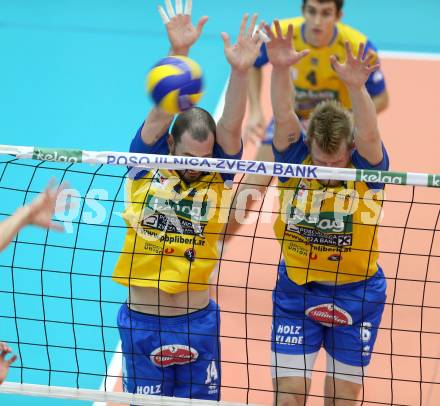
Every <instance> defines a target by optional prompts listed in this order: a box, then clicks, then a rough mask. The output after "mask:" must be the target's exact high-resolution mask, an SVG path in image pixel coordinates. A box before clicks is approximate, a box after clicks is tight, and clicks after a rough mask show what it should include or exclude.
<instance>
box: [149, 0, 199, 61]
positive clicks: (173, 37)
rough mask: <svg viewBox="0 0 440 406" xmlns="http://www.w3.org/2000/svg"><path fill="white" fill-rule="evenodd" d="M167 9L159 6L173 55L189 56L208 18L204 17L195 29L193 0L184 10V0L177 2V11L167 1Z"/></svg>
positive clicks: (169, 0) (188, 1) (166, 0)
mask: <svg viewBox="0 0 440 406" xmlns="http://www.w3.org/2000/svg"><path fill="white" fill-rule="evenodd" d="M165 7H166V9H167V12H168V13H167V12H165V10H164V9H163V7H162V6H157V8H158V10H159V14H160V16H161V18H162V21H163V23H164V24H165V28H166V30H167V34H168V39H169V41H170V44H171V47H172V53H173V54H176V55H187V54H188V51H189V48H190V47H191V46H192V45H193V44H194V43H195V42H196V41H197V40H198V39H199V37H200V35H201V33H202V30H203V26H204V25H205V24H206V22H207V21H208V17H206V16H204V17H202V18H201V19H200V20H199V22H198V23H197V26H196V27H195V26H194V25H193V24H192V21H191V10H192V0H187V1H186V5H185V10H183V6H182V0H176V10H175V11H174V8H173V6H172V4H171V0H165Z"/></svg>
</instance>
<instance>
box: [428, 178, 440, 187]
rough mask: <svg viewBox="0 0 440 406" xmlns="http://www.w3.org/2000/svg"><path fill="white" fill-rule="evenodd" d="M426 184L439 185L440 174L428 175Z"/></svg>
mask: <svg viewBox="0 0 440 406" xmlns="http://www.w3.org/2000/svg"><path fill="white" fill-rule="evenodd" d="M428 186H431V187H440V175H429V176H428Z"/></svg>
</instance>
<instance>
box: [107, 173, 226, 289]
mask: <svg viewBox="0 0 440 406" xmlns="http://www.w3.org/2000/svg"><path fill="white" fill-rule="evenodd" d="M227 192H228V189H225V182H224V180H223V179H222V177H221V175H220V174H216V173H214V174H212V173H210V174H206V175H204V176H202V177H201V178H200V179H199V180H198V181H196V182H193V183H191V184H189V185H188V184H187V183H185V182H184V181H182V180H181V178H180V177H179V176H178V174H177V173H175V172H174V171H167V170H157V171H150V172H148V173H147V175H146V176H144V177H143V178H141V179H138V180H132V179H130V180H128V181H127V200H128V201H129V202H130V203H129V205H128V207H127V208H126V210H125V211H124V213H123V218H124V220H125V222H126V224H127V234H126V237H125V243H124V247H123V250H122V253H121V255H120V257H119V260H118V262H117V265H116V268H115V271H114V273H113V280H114V281H116V282H118V283H120V284H123V285H125V286H129V285H134V286H141V287H154V288H157V289H160V290H162V291H165V292H167V293H179V292H184V291H187V290H206V289H207V288H208V279H209V276H210V274H211V272H212V271H213V270H214V268H215V265H216V263H217V261H218V259H219V253H218V250H217V242H218V240H219V238H220V237H221V236H222V232H223V228H224V224H225V222H227V216H228V213H229V211H228V210H229V209H228V208H229V206H230V198H231V195H230V193H227Z"/></svg>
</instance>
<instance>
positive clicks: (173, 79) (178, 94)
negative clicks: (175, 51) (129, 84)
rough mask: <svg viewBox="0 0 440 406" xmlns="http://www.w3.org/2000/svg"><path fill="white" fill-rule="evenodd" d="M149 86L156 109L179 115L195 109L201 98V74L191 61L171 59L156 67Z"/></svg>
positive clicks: (187, 59)
mask: <svg viewBox="0 0 440 406" xmlns="http://www.w3.org/2000/svg"><path fill="white" fill-rule="evenodd" d="M146 86H147V91H148V93H149V94H150V95H151V97H152V99H153V101H154V103H155V104H156V105H157V106H159V107H160V108H161V109H162V110H164V111H166V112H167V113H169V114H177V113H180V112H182V111H185V110H188V109H190V108H191V107H193V106H194V105H195V104H197V102H198V101H199V100H200V98H201V97H202V95H203V80H202V70H201V69H200V66H199V65H198V63H197V62H195V61H193V60H192V59H191V58H188V57H186V56H169V57H167V58H164V59H161V60H160V61H159V62H158V63H157V64H156V65H154V66H153V68H152V69H151V70H150V72H149V73H148V76H147V83H146Z"/></svg>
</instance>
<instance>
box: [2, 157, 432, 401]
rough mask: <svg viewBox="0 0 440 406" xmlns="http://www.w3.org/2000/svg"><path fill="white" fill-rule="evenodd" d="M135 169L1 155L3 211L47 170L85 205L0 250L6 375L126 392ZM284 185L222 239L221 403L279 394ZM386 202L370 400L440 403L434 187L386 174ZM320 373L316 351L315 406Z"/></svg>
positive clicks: (41, 182)
mask: <svg viewBox="0 0 440 406" xmlns="http://www.w3.org/2000/svg"><path fill="white" fill-rule="evenodd" d="M237 172H239V171H237ZM126 175H127V170H126V169H125V168H121V167H116V166H112V165H103V164H99V165H96V166H90V165H86V164H81V163H75V162H72V163H60V162H48V161H44V160H43V161H38V160H32V159H19V158H16V157H15V156H11V155H4V156H1V157H0V216H1V219H4V218H5V217H6V216H9V215H11V214H12V213H13V212H14V211H15V209H16V208H17V207H19V206H22V205H23V204H25V203H27V202H30V201H31V200H32V199H33V198H34V197H35V196H36V194H37V193H38V192H40V191H42V190H44V188H45V186H46V184H47V183H48V182H49V180H50V179H51V178H52V177H55V178H56V179H57V180H58V181H59V182H62V181H68V182H69V184H70V185H72V187H74V188H75V190H76V192H75V193H73V195H72V196H73V197H72V201H74V200H76V201H77V202H78V203H79V204H78V205H76V206H75V205H74V204H72V205H70V206H68V208H67V209H66V211H65V212H64V213H59V214H58V216H57V218H58V220H59V221H63V223H64V225H65V228H66V233H62V234H58V233H55V232H52V231H50V232H48V231H46V230H41V229H36V228H26V229H24V230H22V231H21V232H20V233H19V235H18V236H17V238H16V240H15V241H14V242H13V243H12V244H11V245H10V246H9V247H8V248H7V249H6V250H5V251H3V252H2V253H1V255H0V272H1V275H2V276H1V280H2V283H1V286H0V340H1V341H6V342H8V343H9V344H10V345H11V346H12V347H13V348H14V350H15V351H16V353H17V354H18V355H19V361H18V362H17V363H16V364H14V365H13V368H12V371H11V373H10V375H9V378H8V379H9V381H10V382H17V383H22V384H37V385H43V386H48V387H63V388H74V389H80V390H82V391H87V390H89V389H98V388H100V390H101V393H111V392H113V391H118V390H121V384H120V378H121V375H122V372H121V363H120V362H121V354H120V348H119V347H118V342H119V333H118V328H117V324H116V315H117V313H118V310H119V308H120V306H121V304H122V303H124V301H125V300H126V297H127V292H126V288H124V287H122V286H120V285H118V284H116V283H115V282H114V281H112V279H111V275H112V273H113V270H114V267H115V263H116V261H117V259H118V257H119V255H120V252H121V247H122V246H123V243H124V237H125V230H126V225H125V223H124V221H123V219H122V217H121V213H122V212H123V211H124V208H125V203H126V196H125V195H124V183H125V180H126ZM235 182H236V187H237V186H239V184H240V183H242V182H243V176H242V174H239V175H237V176H236V177H235ZM298 190H299V189H298V188H297V189H296V193H298ZM277 193H278V192H277V188H276V184H275V183H274V182H272V183H271V185H270V186H269V188H268V189H267V191H266V192H265V194H264V195H263V196H262V198H261V199H259V200H258V201H257V202H255V203H254V205H253V206H252V207H251V209H250V210H249V212H248V213H247V217H246V223H247V224H245V225H243V226H242V227H241V228H240V229H239V231H238V232H237V233H236V234H234V235H233V236H231V239H230V240H229V241H228V242H227V244H225V245H223V248H222V249H221V252H222V255H221V260H220V263H219V269H218V273H217V274H215V275H214V277H213V278H212V279H211V284H212V288H213V289H212V295H213V297H214V298H215V300H216V301H217V302H218V304H219V305H220V308H221V331H220V338H221V361H222V388H221V392H222V400H225V401H231V402H240V403H251V404H252V403H258V404H271V402H272V400H273V396H274V389H273V388H272V382H271V375H270V365H271V355H270V344H271V323H272V290H273V288H274V286H275V283H276V279H277V267H278V265H279V262H280V258H281V249H280V242H279V241H278V239H277V238H276V237H275V235H274V233H273V224H274V222H275V219H276V217H277V214H278V213H279V211H280V208H279V205H278V198H277ZM73 203H74V202H73ZM101 208H103V209H101ZM381 212H382V213H383V214H384V215H383V219H382V221H381V223H380V226H375V228H377V229H378V230H379V250H378V251H379V252H380V264H381V266H382V268H383V269H384V273H385V278H386V280H387V284H388V288H387V299H386V303H385V311H384V315H383V318H382V322H381V324H380V328H379V334H378V339H377V342H376V344H375V347H374V350H373V355H372V362H371V365H370V366H369V368H368V370H366V372H365V376H364V378H363V382H364V387H363V389H362V393H361V396H360V398H361V399H362V401H363V402H364V403H363V404H387V405H388V404H393V405H404V404H405V405H407V404H411V405H416V404H420V405H432V404H436V403H437V402H438V401H439V400H440V392H439V390H438V380H439V377H438V375H437V372H438V359H439V357H440V355H439V350H440V348H439V345H438V334H439V333H440V330H439V327H438V322H437V320H438V316H439V312H440V299H439V298H440V295H439V289H440V288H439V286H440V285H439V282H440V274H439V271H438V269H439V265H440V262H439V258H440V244H439V237H440V234H439V232H440V228H439V227H440V226H439V213H440V193H439V190H437V189H428V188H426V187H422V186H404V185H388V186H387V187H386V194H385V199H384V201H383V208H382V209H381ZM344 227H346V225H345V226H344ZM342 255H343V253H342ZM325 375H326V361H325V354H323V353H322V352H321V353H320V355H319V356H318V360H317V362H316V364H315V365H314V367H313V380H312V387H311V390H310V398H309V404H312V405H313V404H321V403H322V397H323V396H324V393H323V390H322V388H323V384H324V379H325ZM5 388H6V389H5ZM7 389H8V387H7V386H5V387H3V391H5V390H7ZM61 392H62V390H61ZM61 392H60V393H61ZM84 393H85V392H84ZM88 398H89V399H97V398H94V397H93V396H92V397H91V395H90V396H89V397H88ZM100 399H103V398H100ZM105 400H106V401H110V400H112V399H109V398H105ZM113 401H115V402H116V401H120V399H116V398H115V399H113ZM127 402H130V400H127ZM320 402H321V403H320Z"/></svg>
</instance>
